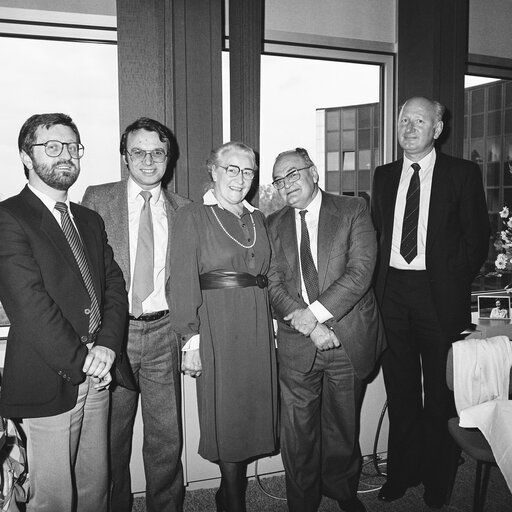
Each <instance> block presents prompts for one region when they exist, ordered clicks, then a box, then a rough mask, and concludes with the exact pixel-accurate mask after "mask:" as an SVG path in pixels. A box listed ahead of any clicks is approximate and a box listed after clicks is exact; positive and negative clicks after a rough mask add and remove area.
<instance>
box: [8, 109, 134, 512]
mask: <svg viewBox="0 0 512 512" xmlns="http://www.w3.org/2000/svg"><path fill="white" fill-rule="evenodd" d="M18 146H19V151H20V157H21V160H22V162H23V166H24V169H25V175H26V176H27V178H28V184H27V186H26V187H25V188H24V189H23V190H22V191H21V192H20V193H19V194H18V195H16V196H14V197H11V198H9V199H7V200H6V201H3V202H2V203H0V300H1V301H2V304H3V305H4V307H5V311H6V313H7V315H8V317H9V320H10V322H11V327H10V330H9V335H8V342H7V349H6V356H5V367H4V373H3V376H2V390H1V398H0V414H1V415H2V416H3V417H4V418H16V419H21V420H22V428H23V431H24V433H25V435H26V439H27V460H28V464H29V466H30V493H29V500H28V504H27V512H106V511H107V496H108V488H109V486H108V448H107V445H108V443H107V441H108V433H107V430H108V407H109V393H108V391H106V389H107V388H108V386H109V384H110V382H111V373H112V372H113V366H112V365H113V362H114V360H115V359H118V358H119V357H120V353H121V347H122V342H123V330H124V324H125V319H126V313H127V306H128V304H127V300H126V292H125V290H124V282H123V276H122V274H121V270H120V269H119V267H118V265H117V264H116V263H115V261H114V259H113V255H112V249H111V248H110V246H109V245H108V244H107V236H106V233H105V229H104V226H103V221H102V220H101V218H100V216H99V215H98V214H96V213H94V212H92V211H90V210H88V209H87V208H83V207H82V206H80V205H77V204H74V203H70V201H69V198H68V190H69V188H70V187H71V186H72V185H73V183H75V181H76V180H77V178H78V175H79V174H80V158H81V157H82V156H83V152H84V147H83V146H82V144H81V143H80V134H79V132H78V129H77V127H76V125H75V123H73V121H72V119H71V118H70V117H69V116H67V115H65V114H58V113H55V114H36V115H33V116H32V117H30V118H29V119H28V120H27V121H26V122H25V123H24V125H23V126H22V128H21V130H20V134H19V137H18Z"/></svg>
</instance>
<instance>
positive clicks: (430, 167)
mask: <svg viewBox="0 0 512 512" xmlns="http://www.w3.org/2000/svg"><path fill="white" fill-rule="evenodd" d="M413 163H414V162H412V161H411V160H409V159H408V158H406V157H405V156H404V162H403V165H402V174H401V176H400V184H399V185H398V192H397V194H396V202H395V216H394V220H393V238H392V240H391V256H390V259H389V265H390V266H391V267H394V268H398V269H401V270H426V268H427V267H426V263H425V251H426V244H427V226H428V212H429V206H430V192H431V190H432V175H433V172H434V165H435V163H436V150H435V149H432V151H431V152H430V153H429V154H428V155H426V156H424V157H423V158H422V159H421V160H420V161H419V162H418V164H419V165H420V167H421V169H420V172H419V178H420V211H419V217H418V253H417V254H416V257H415V258H414V259H413V260H412V261H411V263H407V261H405V260H404V258H403V257H402V255H401V254H400V244H401V241H402V224H403V221H404V213H405V202H406V199H407V190H408V188H409V183H410V181H411V177H412V175H413V173H414V170H413V169H412V167H411V165H412V164H413Z"/></svg>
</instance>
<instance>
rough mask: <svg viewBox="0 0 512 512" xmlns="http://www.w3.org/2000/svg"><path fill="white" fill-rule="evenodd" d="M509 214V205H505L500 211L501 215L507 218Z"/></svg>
mask: <svg viewBox="0 0 512 512" xmlns="http://www.w3.org/2000/svg"><path fill="white" fill-rule="evenodd" d="M508 215H509V210H508V206H504V207H503V209H502V210H501V212H500V217H501V218H502V219H506V218H507V217H508Z"/></svg>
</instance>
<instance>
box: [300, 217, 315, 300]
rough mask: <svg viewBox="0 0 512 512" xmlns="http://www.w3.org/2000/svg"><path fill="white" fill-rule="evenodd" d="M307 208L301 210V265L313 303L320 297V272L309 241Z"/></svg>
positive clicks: (305, 283) (309, 296) (307, 290)
mask: <svg viewBox="0 0 512 512" xmlns="http://www.w3.org/2000/svg"><path fill="white" fill-rule="evenodd" d="M307 212H308V211H307V210H301V211H300V212H299V215H300V233H301V235H300V266H301V268H302V278H303V279H304V285H305V286H306V292H307V293H308V299H309V303H310V304H312V303H313V302H315V300H316V299H317V298H318V294H319V290H318V272H317V270H316V267H315V262H314V261H313V256H312V254H311V243H310V241H309V231H308V227H307V225H306V218H305V217H306V213H307Z"/></svg>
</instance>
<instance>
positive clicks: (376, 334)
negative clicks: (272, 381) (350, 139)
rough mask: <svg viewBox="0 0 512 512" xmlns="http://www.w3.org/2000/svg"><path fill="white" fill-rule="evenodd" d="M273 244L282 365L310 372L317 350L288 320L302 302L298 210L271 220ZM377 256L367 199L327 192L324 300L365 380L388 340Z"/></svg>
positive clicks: (321, 259) (321, 228)
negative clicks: (377, 288)
mask: <svg viewBox="0 0 512 512" xmlns="http://www.w3.org/2000/svg"><path fill="white" fill-rule="evenodd" d="M268 226H269V233H270V237H271V240H272V244H273V255H272V270H271V272H270V274H269V293H270V299H271V302H272V308H273V310H274V313H275V315H276V317H277V320H278V326H279V329H278V357H279V363H280V364H283V365H285V366H287V367H289V368H293V369H296V370H298V371H302V372H307V371H309V370H310V369H311V366H312V365H313V362H314V359H315V354H316V347H315V345H314V344H313V342H312V341H311V340H310V339H309V337H306V336H303V335H302V334H300V333H298V332H297V331H296V330H295V329H293V328H291V327H290V326H289V325H288V324H287V323H285V322H284V321H283V320H282V319H283V317H284V316H286V315H287V314H288V313H290V312H292V311H293V310H295V309H297V308H304V307H306V306H307V305H306V303H305V302H304V301H303V299H302V292H301V276H300V271H299V268H300V266H299V252H298V246H297V234H296V228H295V211H294V208H291V207H289V206H285V207H284V208H283V209H281V210H280V211H278V212H276V213H274V214H272V215H271V216H270V217H269V219H268ZM376 255H377V242H376V238H375V230H374V228H373V225H372V221H371V218H370V214H369V211H368V208H367V205H366V202H365V200H364V199H361V198H353V197H346V196H334V195H331V194H326V193H324V192H322V206H321V208H320V218H319V224H318V278H319V285H320V296H319V298H318V300H319V301H320V302H321V303H322V305H324V306H325V307H326V308H327V309H328V310H329V311H330V312H331V314H332V315H333V318H332V319H331V320H329V321H327V322H326V324H327V325H328V326H330V327H332V328H333V329H334V331H335V333H336V335H337V337H338V339H339V340H340V342H341V343H342V345H343V347H344V348H345V350H346V352H347V354H348V356H349V358H350V360H351V362H352V365H353V367H354V370H355V372H356V373H357V375H358V376H359V377H360V378H365V377H366V376H367V375H368V374H369V373H370V372H371V371H372V370H373V368H374V367H375V364H376V362H377V359H378V357H379V355H380V353H381V351H382V349H383V344H384V337H383V333H382V328H381V320H380V315H379V312H378V310H377V305H376V301H375V297H374V294H373V290H372V289H371V287H370V285H371V279H372V274H373V269H374V266H375V259H376Z"/></svg>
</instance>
